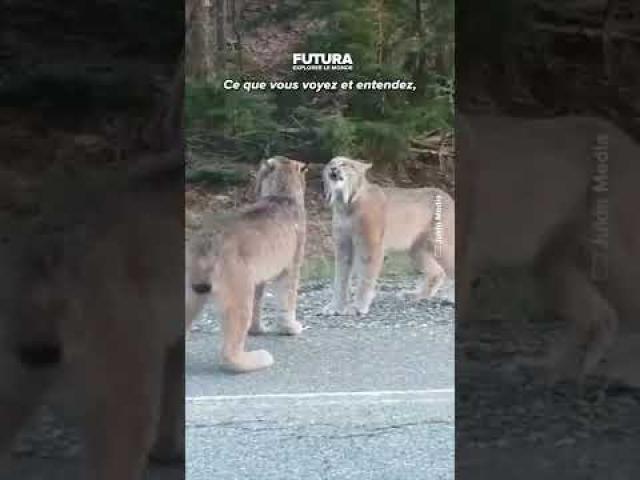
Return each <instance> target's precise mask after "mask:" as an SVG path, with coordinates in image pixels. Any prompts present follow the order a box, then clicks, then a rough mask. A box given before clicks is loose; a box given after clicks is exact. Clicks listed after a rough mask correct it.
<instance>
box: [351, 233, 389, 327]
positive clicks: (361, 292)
mask: <svg viewBox="0 0 640 480" xmlns="http://www.w3.org/2000/svg"><path fill="white" fill-rule="evenodd" d="M355 261H356V270H357V275H358V288H357V291H356V298H355V303H354V306H353V308H354V313H356V314H357V315H366V314H367V313H368V312H369V307H370V306H371V302H372V301H373V297H374V296H375V293H376V284H377V282H378V277H379V276H380V272H381V271H382V264H383V262H384V252H383V248H382V242H380V243H368V244H362V245H359V246H358V247H357V250H356V258H355Z"/></svg>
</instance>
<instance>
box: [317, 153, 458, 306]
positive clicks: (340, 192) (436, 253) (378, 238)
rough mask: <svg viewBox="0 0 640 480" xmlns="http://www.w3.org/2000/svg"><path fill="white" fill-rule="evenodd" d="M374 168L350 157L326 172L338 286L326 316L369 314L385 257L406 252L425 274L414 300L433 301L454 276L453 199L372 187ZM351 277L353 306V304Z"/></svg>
mask: <svg viewBox="0 0 640 480" xmlns="http://www.w3.org/2000/svg"><path fill="white" fill-rule="evenodd" d="M370 167H371V165H370V164H366V163H363V162H360V161H357V160H352V159H349V158H346V157H336V158H334V159H332V160H331V161H330V162H329V163H328V164H327V165H326V166H325V168H324V170H323V181H324V185H325V191H326V194H327V200H328V201H329V202H330V204H331V206H332V210H333V219H332V223H333V237H334V242H335V281H334V294H333V300H332V302H331V304H330V305H328V306H327V308H326V309H325V310H326V313H329V314H345V313H350V312H352V313H356V314H366V313H367V312H368V311H369V307H370V305H371V302H372V301H373V298H374V296H375V288H376V282H377V279H378V277H379V275H380V271H381V270H382V264H383V261H384V255H385V252H387V251H402V252H408V253H409V255H410V256H411V259H412V261H413V263H414V265H415V267H416V268H417V269H418V270H419V271H421V272H422V273H423V282H422V285H421V286H420V287H419V288H418V289H417V290H416V291H415V292H413V293H414V297H415V298H416V299H423V298H429V297H431V296H433V295H434V294H435V293H436V292H437V291H438V289H439V288H440V287H441V286H442V283H443V282H444V280H445V278H446V277H447V276H449V277H450V278H453V275H454V268H455V266H454V262H455V255H454V245H455V211H454V202H453V199H452V198H451V196H450V195H448V194H447V193H445V192H444V191H442V190H440V189H437V188H414V189H405V188H382V187H380V186H378V185H375V184H373V183H370V182H369V181H368V180H367V178H366V172H367V170H368V169H369V168H370ZM352 274H355V276H356V277H357V278H356V280H357V286H356V293H355V301H354V303H353V305H350V304H349V291H350V281H351V276H352Z"/></svg>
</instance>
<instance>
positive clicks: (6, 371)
mask: <svg viewBox="0 0 640 480" xmlns="http://www.w3.org/2000/svg"><path fill="white" fill-rule="evenodd" d="M179 173H180V172H179V170H176V176H175V178H176V179H177V181H174V182H173V183H172V186H171V187H170V188H169V189H168V190H167V189H164V190H163V189H162V188H159V189H156V188H155V187H154V186H151V187H149V186H148V185H147V186H146V187H141V188H140V186H139V185H136V186H134V187H133V188H132V189H130V190H126V191H113V192H111V193H110V194H106V197H105V198H102V199H101V200H99V201H97V203H96V204H91V205H87V206H86V209H85V208H84V207H85V205H84V204H83V202H86V199H83V198H82V197H81V198H79V199H77V200H76V201H71V202H69V204H68V206H67V207H64V206H63V210H64V212H65V214H66V213H67V212H72V211H75V210H79V212H78V217H77V218H76V219H71V221H70V222H69V225H64V223H65V222H66V221H67V220H68V219H65V218H64V216H63V217H62V219H60V218H56V217H55V216H54V218H53V221H52V223H51V225H50V226H49V227H48V228H47V229H46V231H44V232H43V231H42V229H41V228H40V227H38V226H37V225H36V226H32V227H29V228H26V229H25V230H24V231H23V232H22V234H20V233H19V232H20V229H19V228H17V227H16V229H15V230H13V231H12V232H11V235H10V238H9V240H8V242H3V244H2V245H1V246H0V264H1V268H0V282H1V285H0V305H1V308H0V425H2V428H0V453H2V452H6V451H7V449H8V448H9V446H10V444H11V442H12V440H13V438H14V436H15V435H16V433H17V432H18V431H19V430H20V428H21V427H22V426H23V425H24V423H25V421H26V420H27V419H28V418H29V416H30V415H31V414H32V412H33V411H34V410H35V409H36V407H38V406H39V405H40V403H41V402H42V401H43V397H44V395H45V393H48V394H49V395H53V396H54V397H56V398H60V399H62V400H65V403H67V402H72V405H73V406H75V407H76V408H75V410H78V411H79V417H80V420H81V421H82V426H83V428H84V431H85V439H86V452H87V457H88V458H87V461H88V470H87V473H86V475H85V476H83V478H88V479H91V480H113V479H121V480H141V479H142V478H143V476H144V471H145V469H146V464H147V456H148V454H149V452H150V451H151V449H152V446H153V444H154V441H155V453H156V454H157V455H159V456H162V457H163V458H165V459H168V458H169V457H171V458H174V459H179V458H180V457H183V456H184V438H183V430H184V321H183V319H182V298H181V295H176V292H180V289H181V280H180V279H181V277H182V271H183V263H182V260H181V258H179V257H176V249H177V248H179V246H180V245H181V244H182V242H183V238H182V231H183V228H184V226H183V211H182V208H181V206H180V203H179V202H176V199H177V198H180V197H179V195H181V191H182V179H181V176H180V175H179ZM65 195H66V193H65ZM49 220H50V219H47V221H49ZM58 220H60V221H61V223H62V224H63V225H62V228H60V229H59V230H60V231H58V229H57V228H53V227H55V226H56V221H58ZM75 220H78V222H76V221H75ZM51 230H53V232H51ZM58 379H60V380H62V379H64V382H63V383H62V384H60V383H58V382H54V380H58ZM52 387H55V388H52ZM65 397H66V398H65ZM72 410H73V409H67V411H69V412H71V411H72Z"/></svg>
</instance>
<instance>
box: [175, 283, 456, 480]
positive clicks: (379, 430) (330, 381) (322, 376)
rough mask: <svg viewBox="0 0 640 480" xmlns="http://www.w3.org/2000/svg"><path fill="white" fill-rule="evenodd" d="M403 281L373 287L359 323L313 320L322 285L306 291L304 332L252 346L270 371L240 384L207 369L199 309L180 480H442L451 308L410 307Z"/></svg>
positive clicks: (206, 334)
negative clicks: (268, 361) (264, 353)
mask: <svg viewBox="0 0 640 480" xmlns="http://www.w3.org/2000/svg"><path fill="white" fill-rule="evenodd" d="M410 283H411V281H410V280H406V279H405V280H397V279H396V280H389V281H385V282H383V284H382V285H381V291H380V293H379V295H378V297H377V299H376V302H375V304H374V306H373V307H372V309H371V312H370V314H369V315H368V316H367V317H364V318H353V317H331V318H330V317H324V316H322V315H321V314H320V311H321V307H322V305H324V303H325V302H326V301H327V300H328V298H329V296H330V292H329V288H328V284H326V283H322V282H320V283H318V284H316V285H313V284H310V285H306V286H305V287H303V291H302V294H301V296H300V300H299V312H298V313H299V317H300V318H301V319H302V321H303V322H304V323H305V325H307V326H308V327H309V328H308V330H306V331H304V332H303V334H302V335H301V336H300V337H296V338H291V337H277V336H264V337H259V338H252V339H251V340H250V344H251V347H252V348H266V349H268V350H269V351H270V352H271V353H272V354H273V355H274V358H275V364H274V366H273V367H272V368H271V369H269V370H265V371H260V372H254V373H251V374H245V375H229V374H226V373H224V372H222V371H220V370H219V369H218V368H217V364H216V352H217V349H218V346H219V343H220V337H219V328H218V319H217V318H216V315H215V312H214V310H212V309H210V310H208V311H207V312H206V314H205V315H204V316H203V318H202V319H201V320H200V321H199V322H198V323H197V324H196V328H195V329H194V332H192V334H191V336H190V338H189V341H188V345H187V352H188V353H187V404H186V408H187V478H188V479H189V480H211V479H225V480H234V479H251V480H297V479H302V478H304V479H305V480H306V479H309V480H312V479H318V480H320V479H332V480H333V479H336V480H340V479H353V480H365V479H366V480H377V479H380V480H383V479H384V480H440V479H452V478H453V461H454V401H453V398H454V392H453V385H454V354H453V352H454V328H453V312H454V310H453V304H452V303H451V302H450V301H448V300H447V298H445V299H436V300H434V301H423V302H419V303H410V302H408V300H407V299H406V298H403V297H399V296H398V295H397V292H398V290H399V289H406V288H408V287H409V286H410V285H409V284H410ZM450 289H451V287H449V292H448V293H447V292H445V297H450V295H451V293H450ZM265 310H266V312H265V316H266V318H267V320H268V319H270V318H272V317H273V310H271V308H270V305H269V304H267V305H266V308H265Z"/></svg>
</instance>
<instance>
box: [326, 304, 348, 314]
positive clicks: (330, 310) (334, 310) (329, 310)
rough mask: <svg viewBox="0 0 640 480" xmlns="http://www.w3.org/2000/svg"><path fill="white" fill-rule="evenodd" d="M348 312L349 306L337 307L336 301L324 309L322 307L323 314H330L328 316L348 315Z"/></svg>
mask: <svg viewBox="0 0 640 480" xmlns="http://www.w3.org/2000/svg"><path fill="white" fill-rule="evenodd" d="M347 313H348V312H347V308H345V307H337V306H336V304H335V303H334V302H331V303H330V304H329V305H326V306H325V307H324V308H323V309H322V314H323V315H328V316H332V317H333V316H336V315H346V314H347Z"/></svg>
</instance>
